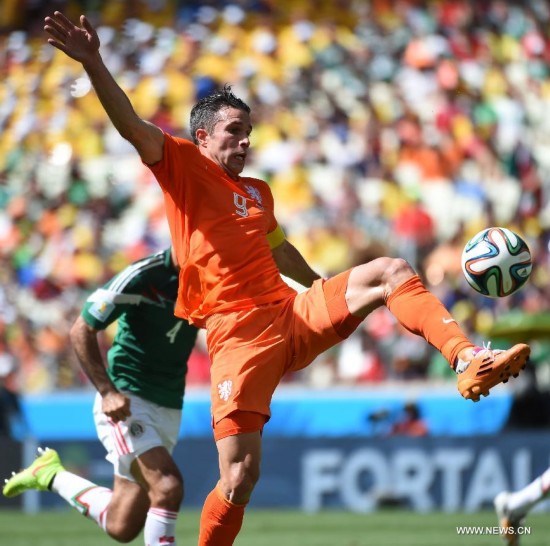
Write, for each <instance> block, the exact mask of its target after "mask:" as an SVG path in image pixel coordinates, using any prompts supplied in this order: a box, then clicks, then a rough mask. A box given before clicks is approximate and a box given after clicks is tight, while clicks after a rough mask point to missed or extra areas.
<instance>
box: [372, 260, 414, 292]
mask: <svg viewBox="0 0 550 546" xmlns="http://www.w3.org/2000/svg"><path fill="white" fill-rule="evenodd" d="M379 259H380V260H382V261H383V262H382V263H381V264H380V266H381V269H380V270H381V279H380V281H381V284H382V285H383V286H389V287H390V289H393V288H396V287H397V286H399V285H400V284H401V283H403V282H405V281H406V280H407V279H409V278H411V277H412V276H413V275H415V271H414V269H413V268H412V267H411V265H410V264H409V262H407V260H404V259H403V258H379Z"/></svg>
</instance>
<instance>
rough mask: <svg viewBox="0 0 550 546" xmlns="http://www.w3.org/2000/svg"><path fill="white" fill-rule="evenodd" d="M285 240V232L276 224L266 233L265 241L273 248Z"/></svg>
mask: <svg viewBox="0 0 550 546" xmlns="http://www.w3.org/2000/svg"><path fill="white" fill-rule="evenodd" d="M284 241H285V232H284V231H283V228H282V227H281V226H279V225H278V226H277V227H276V228H275V229H274V230H273V231H272V232H271V233H268V234H267V242H268V243H269V248H270V249H271V250H273V249H274V248H277V247H278V246H281V245H282V244H283V243H284Z"/></svg>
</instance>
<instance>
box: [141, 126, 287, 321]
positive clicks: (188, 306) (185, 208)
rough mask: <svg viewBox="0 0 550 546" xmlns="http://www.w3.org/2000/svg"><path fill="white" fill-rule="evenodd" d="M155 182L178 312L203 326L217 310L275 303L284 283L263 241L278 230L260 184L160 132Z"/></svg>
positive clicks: (269, 198)
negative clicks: (173, 265) (176, 273)
mask: <svg viewBox="0 0 550 546" xmlns="http://www.w3.org/2000/svg"><path fill="white" fill-rule="evenodd" d="M148 167H149V168H150V169H151V171H152V172H153V174H154V175H155V177H156V179H157V180H158V182H159V184H160V186H161V188H162V190H163V192H164V201H165V205H166V215H167V217H168V224H169V226H170V233H171V235H172V242H173V245H174V248H175V251H176V257H177V260H178V264H179V266H180V268H181V270H180V277H179V292H178V300H177V303H176V310H175V314H176V315H177V316H179V317H182V318H185V319H188V320H190V321H191V322H192V323H194V324H197V325H198V326H204V324H205V319H206V318H207V317H209V316H211V315H212V314H214V313H219V312H222V311H236V310H239V309H248V308H253V307H257V306H258V305H263V304H266V303H273V302H276V301H280V300H282V299H285V298H287V297H289V296H292V295H295V294H296V292H295V291H294V290H293V289H291V288H290V287H289V286H288V285H287V284H286V283H285V282H284V281H283V280H282V278H281V276H280V274H279V270H278V268H277V265H276V263H275V261H274V259H273V256H272V254H271V249H270V246H269V242H268V239H267V235H268V234H269V233H272V232H274V231H275V230H276V229H277V228H278V224H277V220H276V219H275V216H274V213H273V196H272V194H271V190H270V189H269V186H268V185H267V184H266V183H265V182H263V181H262V180H258V179H255V178H248V177H240V178H239V180H237V181H235V180H233V179H232V178H230V177H229V175H228V174H226V173H225V171H224V170H223V169H222V168H221V167H220V166H218V165H217V164H216V163H214V162H213V161H212V160H210V159H209V158H207V157H205V156H203V155H202V154H201V153H200V151H199V149H198V147H197V146H195V145H194V144H193V143H192V142H189V141H188V140H184V139H181V138H177V137H173V136H171V135H168V134H165V139H164V155H163V158H162V160H161V161H159V162H158V163H155V164H154V165H149V166H148Z"/></svg>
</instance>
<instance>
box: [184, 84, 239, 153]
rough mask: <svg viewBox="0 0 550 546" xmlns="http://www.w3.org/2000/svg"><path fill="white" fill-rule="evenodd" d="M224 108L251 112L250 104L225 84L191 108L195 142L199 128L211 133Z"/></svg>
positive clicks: (190, 128) (190, 126)
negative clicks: (219, 113)
mask: <svg viewBox="0 0 550 546" xmlns="http://www.w3.org/2000/svg"><path fill="white" fill-rule="evenodd" d="M224 108H236V109H237V110H242V111H244V112H246V113H247V114H250V106H248V104H246V103H245V102H244V101H243V100H241V99H239V98H238V97H237V96H235V95H234V94H233V92H232V91H231V86H230V85H227V84H226V85H224V87H223V89H219V90H218V91H214V93H211V94H210V95H207V96H206V97H203V98H202V99H200V100H199V101H198V102H197V103H196V104H195V106H193V108H192V110H191V120H190V123H189V130H190V132H191V138H192V139H193V142H194V143H195V144H198V141H197V136H196V135H197V129H206V130H207V131H208V132H209V133H210V132H211V131H212V130H213V129H214V125H216V122H217V121H218V112H219V111H220V110H223V109H224Z"/></svg>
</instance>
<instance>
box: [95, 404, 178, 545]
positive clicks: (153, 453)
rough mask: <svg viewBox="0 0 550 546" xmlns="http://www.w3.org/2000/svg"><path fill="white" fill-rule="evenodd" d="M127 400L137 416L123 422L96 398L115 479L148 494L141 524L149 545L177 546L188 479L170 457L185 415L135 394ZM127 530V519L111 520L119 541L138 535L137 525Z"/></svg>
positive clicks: (99, 426)
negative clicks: (167, 544) (178, 520)
mask: <svg viewBox="0 0 550 546" xmlns="http://www.w3.org/2000/svg"><path fill="white" fill-rule="evenodd" d="M126 395H127V396H128V397H129V398H130V401H131V408H132V415H131V417H129V418H128V419H126V420H125V421H121V422H118V423H114V422H113V421H112V420H110V419H108V418H107V417H106V416H105V414H103V412H102V411H101V399H100V398H99V397H98V398H97V399H96V404H95V407H94V418H95V422H96V427H97V430H98V436H99V438H100V440H101V442H102V443H103V445H104V446H105V449H106V450H107V453H108V454H107V459H108V460H109V461H111V462H112V463H113V466H114V469H115V475H116V476H118V477H121V478H124V479H126V480H127V481H130V482H135V483H136V487H139V488H140V489H143V491H144V492H145V496H146V498H147V503H146V504H145V503H144V504H143V505H144V506H145V507H146V509H145V511H144V512H143V511H142V512H140V517H139V523H140V524H141V526H142V527H141V528H143V530H144V535H145V536H144V538H145V540H146V544H148V545H149V546H158V545H160V544H162V543H163V542H166V540H167V539H170V540H171V542H170V543H171V544H172V546H174V545H175V538H174V537H175V525H176V518H177V514H178V509H179V506H180V503H181V499H182V497H183V479H182V477H181V474H180V472H179V470H178V468H177V466H176V465H175V463H174V461H173V459H172V457H171V455H170V453H171V451H172V449H173V448H174V446H175V444H176V442H177V439H178V434H179V427H180V421H181V411H180V410H176V409H170V408H164V407H162V406H159V405H158V404H154V403H152V402H149V401H147V400H144V399H143V398H141V397H139V396H136V395H133V394H130V393H126ZM155 465H158V468H155ZM138 484H139V485H138ZM136 521H138V520H137V519H136ZM124 525H125V524H124V519H123V518H120V519H119V518H116V519H114V518H113V519H109V521H108V531H109V533H110V534H111V535H118V536H120V535H122V534H123V533H128V534H131V533H133V532H134V530H135V527H134V524H133V522H132V525H131V526H130V527H129V528H125V526H124ZM143 526H144V527H143ZM141 528H140V529H139V530H141Z"/></svg>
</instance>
